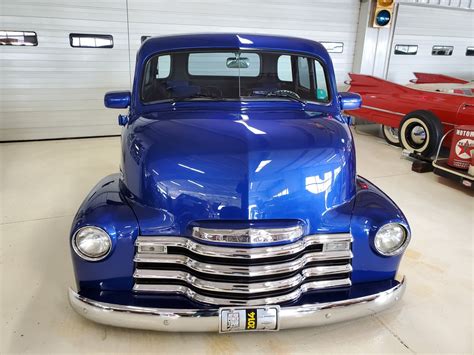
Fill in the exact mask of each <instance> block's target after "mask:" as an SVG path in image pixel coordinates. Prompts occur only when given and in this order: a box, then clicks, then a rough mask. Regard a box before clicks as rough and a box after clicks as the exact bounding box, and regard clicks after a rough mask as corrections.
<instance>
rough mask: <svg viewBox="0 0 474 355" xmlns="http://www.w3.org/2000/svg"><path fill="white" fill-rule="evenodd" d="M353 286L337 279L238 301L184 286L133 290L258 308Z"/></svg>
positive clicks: (349, 282)
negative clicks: (275, 294) (310, 292)
mask: <svg viewBox="0 0 474 355" xmlns="http://www.w3.org/2000/svg"><path fill="white" fill-rule="evenodd" d="M349 286H351V280H350V279H349V278H344V279H337V280H323V281H312V282H307V283H304V284H302V285H301V286H300V287H298V288H297V289H295V290H293V291H291V292H289V293H285V294H282V295H278V296H269V297H262V298H255V299H236V298H224V297H214V296H209V295H205V294H202V293H199V292H197V291H194V290H193V289H192V288H191V287H188V286H184V285H154V284H135V285H134V287H133V289H134V290H135V291H138V292H153V293H179V294H182V295H185V296H187V297H188V298H190V299H193V300H195V301H198V302H203V303H208V304H215V305H236V306H237V305H245V306H256V305H265V304H279V303H283V302H288V301H291V300H294V299H297V298H298V297H300V296H301V295H302V294H303V293H305V292H308V291H313V290H320V289H328V288H336V287H349Z"/></svg>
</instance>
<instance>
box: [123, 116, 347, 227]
mask: <svg viewBox="0 0 474 355" xmlns="http://www.w3.org/2000/svg"><path fill="white" fill-rule="evenodd" d="M122 140H123V142H122V144H123V156H122V172H123V184H122V188H123V190H124V192H125V194H126V196H127V197H128V199H129V202H130V204H131V206H132V208H133V209H134V211H135V214H136V216H137V218H138V220H139V225H140V233H141V234H142V235H166V234H168V235H169V234H176V233H179V234H180V235H188V234H189V233H190V231H189V229H190V228H189V226H190V224H192V223H196V222H197V221H216V220H220V221H244V222H245V221H249V220H251V221H255V220H272V221H275V222H276V223H278V222H279V221H288V220H299V221H301V222H303V223H304V225H305V226H306V231H307V232H309V233H317V232H347V231H348V229H349V222H350V211H351V202H352V201H353V198H354V195H355V156H354V148H353V142H352V136H351V133H350V130H349V129H348V127H347V126H346V125H345V124H343V123H341V122H340V121H338V120H336V119H335V118H333V117H331V116H330V115H329V114H324V113H321V112H308V111H304V110H291V111H281V112H278V111H272V112H258V111H257V112H246V113H235V112H222V111H219V112H213V111H192V112H191V111H183V110H180V111H178V110H176V111H170V112H160V113H156V114H147V115H146V116H144V117H139V118H138V119H136V120H134V121H133V123H132V124H131V125H130V126H129V129H127V130H125V131H124V134H123V136H122Z"/></svg>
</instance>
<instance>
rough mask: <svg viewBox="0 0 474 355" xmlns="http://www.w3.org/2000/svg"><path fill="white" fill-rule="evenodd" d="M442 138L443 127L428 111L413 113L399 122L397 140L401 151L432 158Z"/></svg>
mask: <svg viewBox="0 0 474 355" xmlns="http://www.w3.org/2000/svg"><path fill="white" fill-rule="evenodd" d="M442 136H443V126H442V125H441V122H440V121H439V119H438V117H436V116H435V115H434V114H433V113H431V112H429V111H423V110H419V111H413V112H410V113H409V114H408V115H406V116H405V117H404V118H403V120H402V121H401V122H400V128H399V129H398V138H399V139H400V145H401V146H402V148H403V149H406V150H408V151H410V152H415V151H416V152H418V153H420V154H421V155H422V156H425V157H428V158H429V157H432V156H433V155H434V154H435V153H436V150H437V149H438V145H439V142H440V141H441V137H442Z"/></svg>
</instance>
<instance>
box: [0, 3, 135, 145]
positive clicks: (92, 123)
mask: <svg viewBox="0 0 474 355" xmlns="http://www.w3.org/2000/svg"><path fill="white" fill-rule="evenodd" d="M0 27H1V28H0V29H1V30H12V31H14V30H21V31H35V32H36V33H37V35H38V46H36V47H19V46H0V98H1V100H0V140H25V139H43V138H58V137H61V138H62V137H79V136H98V135H108V134H118V133H119V132H120V130H119V128H118V125H117V124H116V122H117V119H116V117H117V112H114V111H112V110H106V109H105V108H104V105H103V95H104V92H105V91H108V90H112V89H116V88H128V85H129V81H130V72H129V60H128V58H129V51H128V33H127V13H126V1H125V0H101V1H95V0H68V1H67V2H66V1H61V0H36V1H35V0H1V1H0ZM71 32H72V33H74V32H78V33H93V34H112V35H113V39H114V47H113V48H111V49H107V48H101V49H99V48H72V47H71V46H70V44H69V33H71Z"/></svg>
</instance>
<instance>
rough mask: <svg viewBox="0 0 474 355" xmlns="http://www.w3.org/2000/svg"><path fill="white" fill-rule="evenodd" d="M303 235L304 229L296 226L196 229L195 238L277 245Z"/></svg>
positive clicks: (194, 231) (194, 230)
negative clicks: (276, 243)
mask: <svg viewBox="0 0 474 355" xmlns="http://www.w3.org/2000/svg"><path fill="white" fill-rule="evenodd" d="M302 235H303V227H302V226H301V225H296V226H292V227H286V228H265V229H262V228H244V229H220V228H219V229H216V228H203V227H194V228H193V237H194V238H196V239H201V240H204V241H212V242H219V243H239V244H250V245H252V244H255V243H275V242H280V241H294V240H297V239H299V238H300V237H301V236H302Z"/></svg>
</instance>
